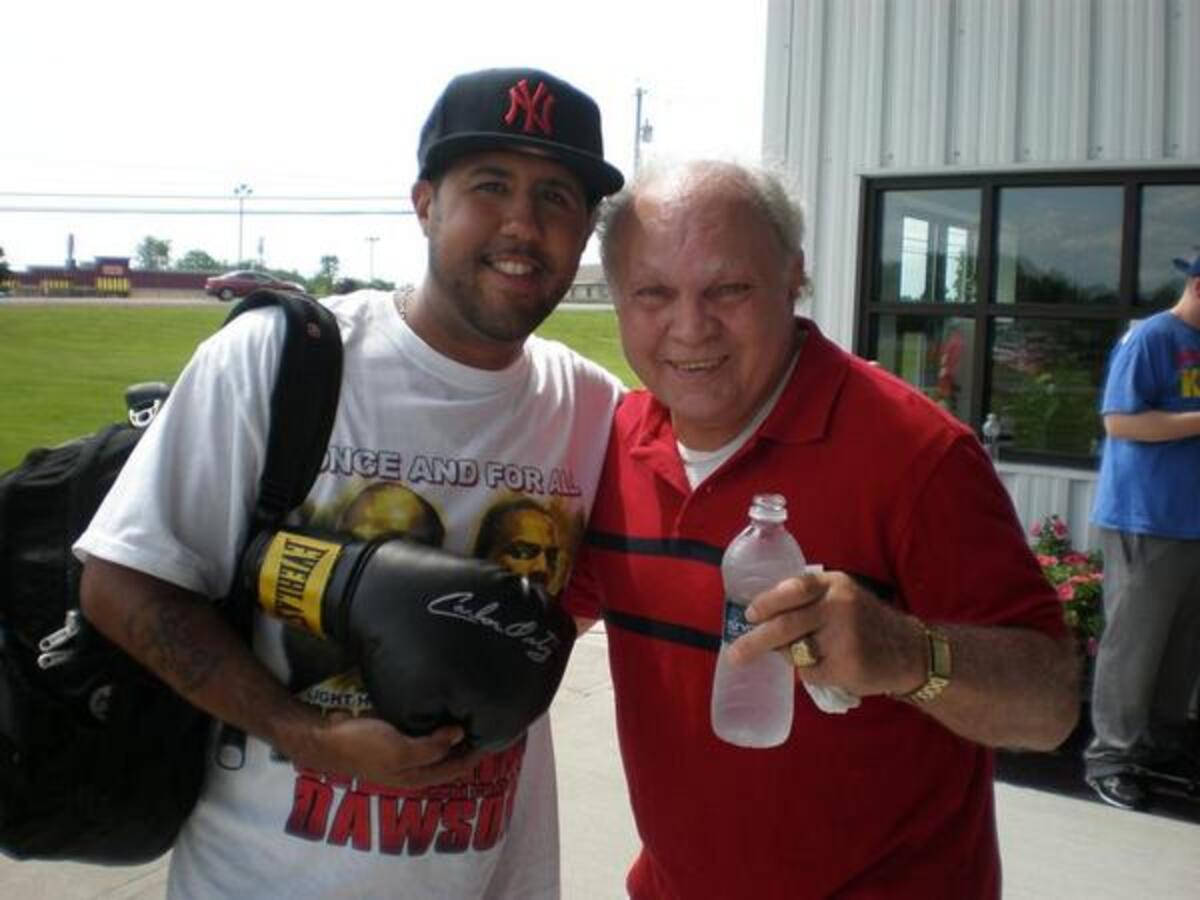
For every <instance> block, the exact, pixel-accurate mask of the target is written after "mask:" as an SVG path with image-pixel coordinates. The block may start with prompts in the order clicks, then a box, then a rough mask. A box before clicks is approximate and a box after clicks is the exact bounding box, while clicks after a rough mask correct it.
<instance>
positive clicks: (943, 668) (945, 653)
mask: <svg viewBox="0 0 1200 900" xmlns="http://www.w3.org/2000/svg"><path fill="white" fill-rule="evenodd" d="M929 673H930V675H934V676H937V677H939V678H941V679H942V680H943V681H949V680H950V641H949V640H948V639H947V638H946V636H945V635H944V634H938V633H937V632H934V631H931V632H930V633H929ZM942 686H943V687H945V685H942Z"/></svg>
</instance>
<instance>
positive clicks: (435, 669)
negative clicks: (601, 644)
mask: <svg viewBox="0 0 1200 900" xmlns="http://www.w3.org/2000/svg"><path fill="white" fill-rule="evenodd" d="M242 579H243V584H244V585H245V586H246V589H247V590H249V591H251V592H254V593H255V595H256V597H257V601H258V604H259V606H260V607H261V608H262V609H263V610H264V611H266V613H267V614H268V615H271V616H274V617H277V618H279V619H282V620H283V621H285V622H288V623H290V624H291V625H294V626H295V627H297V628H301V629H303V630H305V631H309V632H312V633H314V634H317V635H321V636H323V637H327V638H329V639H331V640H333V641H336V642H338V643H339V644H341V645H342V646H343V647H344V648H345V649H346V650H347V651H348V652H349V654H350V655H351V657H353V659H354V661H355V662H356V663H357V664H358V668H359V669H360V671H361V672H362V679H363V684H364V685H365V687H366V690H367V695H368V696H369V697H370V700H371V704H372V705H373V706H374V707H375V710H376V712H377V713H378V714H379V715H380V717H382V718H383V719H385V720H386V721H388V722H390V723H392V724H393V725H395V726H396V727H397V728H399V729H400V730H401V731H403V732H405V733H406V734H411V735H424V734H429V733H430V732H432V731H433V730H434V729H436V728H438V727H440V726H442V725H460V726H462V728H463V730H464V731H465V732H466V736H467V742H468V744H469V746H471V747H473V748H478V749H481V750H498V749H500V748H503V747H507V746H509V745H511V744H512V743H513V742H514V741H516V740H517V739H519V738H520V737H521V735H523V734H524V733H525V730H526V729H527V728H528V727H529V726H530V724H532V723H533V721H534V720H535V719H536V718H537V717H538V716H540V715H541V714H542V713H544V712H545V711H546V709H547V708H549V706H550V701H551V700H552V699H553V697H554V693H555V691H556V690H558V685H559V683H560V682H561V681H562V676H563V672H564V671H565V670H566V667H567V659H568V658H569V657H570V654H571V647H572V646H573V645H574V642H575V624H574V622H573V621H572V620H571V617H570V616H568V615H567V614H566V613H565V612H564V611H563V610H562V608H561V607H560V606H559V605H558V604H557V603H554V602H552V601H551V600H550V598H549V597H548V596H547V595H546V593H545V592H543V591H542V590H541V589H540V588H539V587H537V586H536V585H534V584H531V583H530V581H529V579H527V578H524V577H522V576H520V575H515V574H513V573H512V572H510V571H508V570H507V569H505V568H503V567H502V566H498V565H496V564H494V563H490V562H486V561H484V560H480V559H472V558H466V557H461V556H455V555H454V554H451V553H447V552H445V551H443V550H437V549H434V548H431V547H425V546H422V545H420V544H415V543H412V542H410V541H407V540H404V539H403V538H399V537H394V536H393V537H380V538H376V539H375V540H370V541H361V540H345V541H342V540H340V539H339V538H337V537H330V536H328V535H325V534H322V535H321V536H319V537H318V536H315V535H310V534H305V533H303V532H302V531H299V532H298V531H277V532H264V533H262V534H260V535H258V536H257V537H256V538H255V539H254V540H253V541H252V542H251V543H250V546H249V547H248V548H247V550H246V555H245V558H244V560H243V576H242Z"/></svg>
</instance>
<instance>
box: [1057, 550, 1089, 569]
mask: <svg viewBox="0 0 1200 900" xmlns="http://www.w3.org/2000/svg"><path fill="white" fill-rule="evenodd" d="M1063 562H1065V563H1066V564H1067V565H1068V566H1086V565H1087V564H1088V562H1090V560H1089V559H1088V558H1087V554H1086V553H1079V552H1078V551H1076V552H1072V553H1068V554H1067V555H1066V556H1064V557H1063Z"/></svg>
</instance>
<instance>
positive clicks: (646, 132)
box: [633, 87, 654, 175]
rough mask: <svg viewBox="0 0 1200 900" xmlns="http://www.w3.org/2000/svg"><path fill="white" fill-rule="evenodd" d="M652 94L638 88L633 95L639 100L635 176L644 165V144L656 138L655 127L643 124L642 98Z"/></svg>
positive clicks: (634, 160)
mask: <svg viewBox="0 0 1200 900" xmlns="http://www.w3.org/2000/svg"><path fill="white" fill-rule="evenodd" d="M648 93H650V92H649V91H647V90H646V89H645V88H644V87H639V88H637V89H636V90H635V91H634V92H633V95H634V97H636V98H637V113H636V115H637V118H636V121H635V122H634V128H633V174H634V175H637V173H638V169H639V168H640V167H641V164H642V144H648V143H650V140H651V138H652V137H653V136H654V126H652V125H651V124H650V123H649V122H645V123H643V122H642V97H644V96H645V95H646V94H648Z"/></svg>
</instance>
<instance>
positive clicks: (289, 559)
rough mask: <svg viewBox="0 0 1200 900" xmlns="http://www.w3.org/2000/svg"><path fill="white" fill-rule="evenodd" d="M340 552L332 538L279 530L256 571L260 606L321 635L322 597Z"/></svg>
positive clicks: (277, 616)
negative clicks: (260, 567)
mask: <svg viewBox="0 0 1200 900" xmlns="http://www.w3.org/2000/svg"><path fill="white" fill-rule="evenodd" d="M341 551H342V547H341V545H340V544H335V543H333V542H331V541H323V540H320V539H318V538H314V537H308V536H305V535H299V534H292V533H291V532H287V531H281V532H279V533H278V534H276V535H275V537H274V539H273V540H272V541H271V543H270V545H269V546H268V548H267V552H266V555H265V556H264V558H263V564H262V570H261V571H260V572H259V574H258V602H259V605H260V606H262V608H263V609H264V610H265V611H266V613H267V614H268V615H270V616H272V617H274V618H276V619H282V620H283V621H285V622H287V623H288V624H289V625H293V626H295V627H297V628H302V629H304V630H305V631H309V632H312V633H313V634H316V635H323V634H324V632H323V631H322V630H321V597H322V596H323V595H324V593H325V586H326V584H328V583H329V576H330V575H331V574H332V573H333V566H334V563H336V562H337V558H338V556H339V555H340V554H341Z"/></svg>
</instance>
